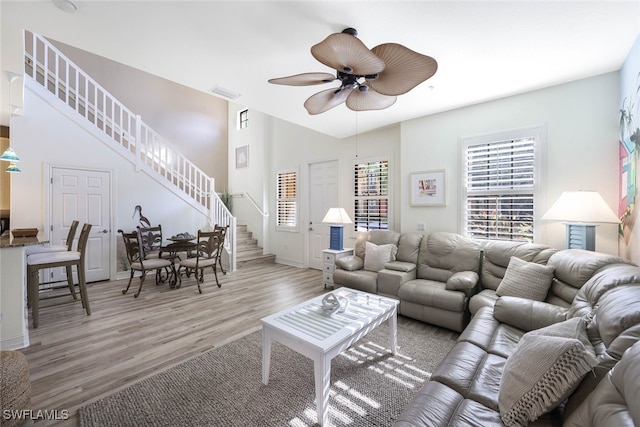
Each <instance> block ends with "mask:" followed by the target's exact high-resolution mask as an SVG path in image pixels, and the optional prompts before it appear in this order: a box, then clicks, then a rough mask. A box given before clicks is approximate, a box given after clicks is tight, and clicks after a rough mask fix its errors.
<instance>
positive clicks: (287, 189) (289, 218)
mask: <svg viewBox="0 0 640 427" xmlns="http://www.w3.org/2000/svg"><path fill="white" fill-rule="evenodd" d="M297 175H298V174H297V172H295V171H288V172H282V173H279V174H278V201H277V208H276V211H277V219H276V221H277V223H276V226H277V227H283V228H292V227H296V226H297V225H298V203H297V194H298V191H297V190H298V187H297Z"/></svg>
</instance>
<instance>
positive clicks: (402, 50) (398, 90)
mask: <svg viewBox="0 0 640 427" xmlns="http://www.w3.org/2000/svg"><path fill="white" fill-rule="evenodd" d="M371 52H373V53H374V54H375V55H376V56H378V57H379V58H380V59H382V60H383V61H384V63H385V64H386V66H385V69H384V71H382V72H381V73H380V74H379V76H378V78H376V79H372V80H367V84H368V85H369V86H370V87H371V88H372V89H374V90H376V91H377V92H380V93H382V94H384V95H392V96H395V95H402V94H403V93H407V92H409V91H410V90H411V89H413V88H414V87H416V86H418V85H419V84H420V83H422V82H424V81H425V80H427V79H428V78H430V77H431V76H433V75H434V74H435V73H436V71H437V70H438V63H437V62H436V60H435V59H433V58H432V57H430V56H427V55H422V54H421V53H418V52H414V51H413V50H411V49H409V48H407V47H405V46H402V45H400V44H397V43H385V44H381V45H379V46H376V47H374V48H373V49H371Z"/></svg>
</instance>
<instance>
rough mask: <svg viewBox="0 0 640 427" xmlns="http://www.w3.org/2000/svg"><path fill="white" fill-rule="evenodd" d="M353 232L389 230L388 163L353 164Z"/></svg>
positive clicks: (376, 161) (379, 161)
mask: <svg viewBox="0 0 640 427" xmlns="http://www.w3.org/2000/svg"><path fill="white" fill-rule="evenodd" d="M353 212H354V221H353V222H354V229H355V231H369V230H388V229H389V161H388V160H386V159H383V160H369V161H363V162H356V163H355V164H354V209H353Z"/></svg>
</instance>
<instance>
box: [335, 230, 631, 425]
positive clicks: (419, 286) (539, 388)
mask: <svg viewBox="0 0 640 427" xmlns="http://www.w3.org/2000/svg"><path fill="white" fill-rule="evenodd" d="M387 233H392V232H387ZM373 234H376V237H375V238H376V241H380V242H382V241H385V242H389V241H397V246H398V248H397V254H396V261H390V262H388V263H386V264H384V268H383V269H381V270H379V271H375V272H374V271H368V272H367V273H363V272H361V271H359V270H358V269H356V268H354V269H352V270H349V268H352V267H357V266H358V265H359V264H360V263H359V261H358V260H357V259H355V257H357V256H361V255H364V256H365V257H366V254H365V253H363V252H362V251H359V250H358V248H357V247H356V252H355V254H356V255H355V256H354V259H352V260H346V261H345V264H344V266H342V267H345V268H342V267H341V266H338V268H337V269H336V273H338V271H340V270H342V271H341V272H340V273H338V274H337V276H334V281H335V282H336V286H349V287H355V288H358V285H359V284H362V283H363V282H358V281H356V279H355V277H362V276H359V275H361V274H363V275H366V276H367V277H368V279H367V280H368V282H367V286H368V288H367V289H364V290H366V291H368V292H375V293H379V294H384V295H386V296H391V297H394V298H397V299H399V300H400V309H399V312H400V314H402V315H406V316H410V317H414V318H417V319H420V320H423V321H426V322H429V323H433V324H436V325H440V326H444V327H447V328H450V329H454V330H459V331H461V334H460V336H459V338H458V342H457V344H456V345H455V347H454V348H453V349H452V350H451V352H449V353H448V354H447V356H446V357H445V358H444V359H443V360H442V361H441V362H440V364H439V365H438V366H437V367H436V369H435V370H434V372H433V373H432V376H431V380H430V381H428V382H427V383H426V384H425V385H424V386H423V387H422V389H421V390H420V391H419V392H418V393H417V394H416V396H415V397H414V399H413V400H412V402H410V404H409V405H408V406H407V408H405V410H404V412H403V413H402V414H401V416H400V417H399V418H398V420H396V425H397V426H401V427H404V426H494V425H495V426H501V425H509V426H517V425H541V426H559V425H566V426H571V427H574V426H576V427H577V426H605V427H607V426H623V425H624V426H633V425H640V343H638V341H640V267H638V266H635V265H633V264H632V263H630V262H629V261H628V260H625V259H622V258H619V257H616V256H611V255H606V254H601V253H597V252H590V251H583V250H576V249H566V250H556V249H553V248H550V247H548V246H544V245H536V244H529V243H517V242H486V241H484V242H483V241H475V240H473V239H466V238H463V237H462V236H458V235H455V234H454V233H431V234H429V235H424V236H422V235H418V234H414V233H408V234H407V235H406V236H405V234H400V235H397V233H393V236H394V237H393V239H391V240H389V239H385V238H384V236H383V234H384V232H376V233H373ZM373 234H371V233H368V234H367V235H366V236H364V237H360V238H359V243H360V244H362V243H364V242H366V241H368V239H369V237H370V236H373ZM388 235H389V234H388ZM401 246H404V247H402V248H401ZM401 253H402V255H400V254H401ZM362 264H363V266H362V267H363V268H364V262H362ZM373 279H375V280H373ZM468 319H470V321H469V323H468V324H467V320H468Z"/></svg>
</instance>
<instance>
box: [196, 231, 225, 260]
mask: <svg viewBox="0 0 640 427" xmlns="http://www.w3.org/2000/svg"><path fill="white" fill-rule="evenodd" d="M221 240H222V241H224V231H222V230H214V231H202V230H198V241H197V243H196V252H197V256H198V259H210V258H216V257H217V256H218V249H219V247H220V241H221Z"/></svg>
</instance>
